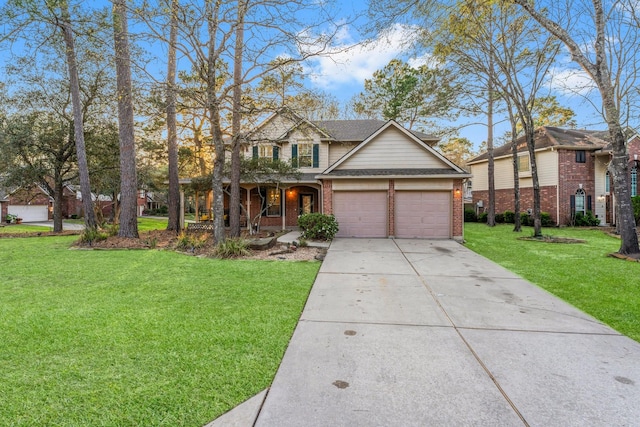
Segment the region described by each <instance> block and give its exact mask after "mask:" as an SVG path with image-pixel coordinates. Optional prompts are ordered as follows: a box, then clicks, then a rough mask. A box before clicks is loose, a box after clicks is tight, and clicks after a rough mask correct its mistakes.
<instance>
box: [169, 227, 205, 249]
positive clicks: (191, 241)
mask: <svg viewBox="0 0 640 427" xmlns="http://www.w3.org/2000/svg"><path fill="white" fill-rule="evenodd" d="M206 244H207V235H206V234H188V233H185V232H184V231H183V232H182V233H180V235H179V236H178V243H177V244H176V248H178V249H181V250H183V251H191V252H193V251H194V250H196V249H199V248H201V247H203V246H204V245H206Z"/></svg>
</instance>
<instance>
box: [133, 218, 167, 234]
mask: <svg viewBox="0 0 640 427" xmlns="http://www.w3.org/2000/svg"><path fill="white" fill-rule="evenodd" d="M168 223H169V220H168V219H167V218H164V219H157V218H148V217H144V216H141V217H138V231H149V230H166V228H167V224H168Z"/></svg>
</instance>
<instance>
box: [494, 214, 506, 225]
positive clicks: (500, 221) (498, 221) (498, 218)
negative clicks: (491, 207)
mask: <svg viewBox="0 0 640 427" xmlns="http://www.w3.org/2000/svg"><path fill="white" fill-rule="evenodd" d="M495 220H496V224H503V223H504V214H502V213H497V214H496V216H495Z"/></svg>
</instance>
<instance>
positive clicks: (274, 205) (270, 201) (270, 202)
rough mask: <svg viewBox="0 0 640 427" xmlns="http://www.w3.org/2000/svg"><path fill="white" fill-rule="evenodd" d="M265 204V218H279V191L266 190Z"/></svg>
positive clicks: (273, 189) (276, 189) (274, 189)
mask: <svg viewBox="0 0 640 427" xmlns="http://www.w3.org/2000/svg"><path fill="white" fill-rule="evenodd" d="M265 202H266V204H267V216H281V214H280V189H278V188H267V195H266V198H265Z"/></svg>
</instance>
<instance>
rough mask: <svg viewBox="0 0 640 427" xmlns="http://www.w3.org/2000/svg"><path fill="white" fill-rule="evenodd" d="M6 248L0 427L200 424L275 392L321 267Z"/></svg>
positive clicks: (32, 242)
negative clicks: (271, 386) (277, 374)
mask: <svg viewBox="0 0 640 427" xmlns="http://www.w3.org/2000/svg"><path fill="white" fill-rule="evenodd" d="M76 239H77V236H64V237H40V238H18V239H0V265H2V270H1V272H0V301H1V302H2V303H1V304H0V343H1V345H0V372H2V380H1V381H0V396H2V398H0V425H12V426H34V425H65V426H88V425H110V426H111V425H112V426H118V425H120V426H124V425H140V426H143V425H144V426H162V425H166V426H178V425H180V426H200V425H203V424H206V423H207V422H209V421H211V420H212V419H214V418H216V417H217V416H219V415H220V414H222V413H224V412H225V411H227V410H229V409H230V408H232V407H233V406H235V405H237V404H238V403H240V402H242V401H244V400H245V399H247V398H249V397H251V396H253V395H254V394H255V393H257V392H259V391H261V390H262V389H264V388H266V387H268V386H269V384H270V382H271V380H272V378H273V376H274V375H275V371H276V369H277V367H278V364H279V363H280V360H281V358H282V355H283V354H284V351H285V348H286V346H287V344H288V342H289V339H290V337H291V334H292V332H293V329H294V327H295V325H296V322H297V320H298V317H299V315H300V312H301V310H302V307H303V304H304V302H305V300H306V297H307V295H308V292H309V289H310V287H311V284H312V283H313V280H314V278H315V276H316V274H317V271H318V268H319V266H320V264H319V263H317V262H286V263H285V262H265V261H250V260H246V261H227V260H213V259H203V258H197V257H190V256H185V255H181V254H177V253H174V252H170V251H155V250H136V251H134V250H132V251H125V250H121V251H87V250H69V247H70V245H71V243H72V242H73V241H75V240H76Z"/></svg>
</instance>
